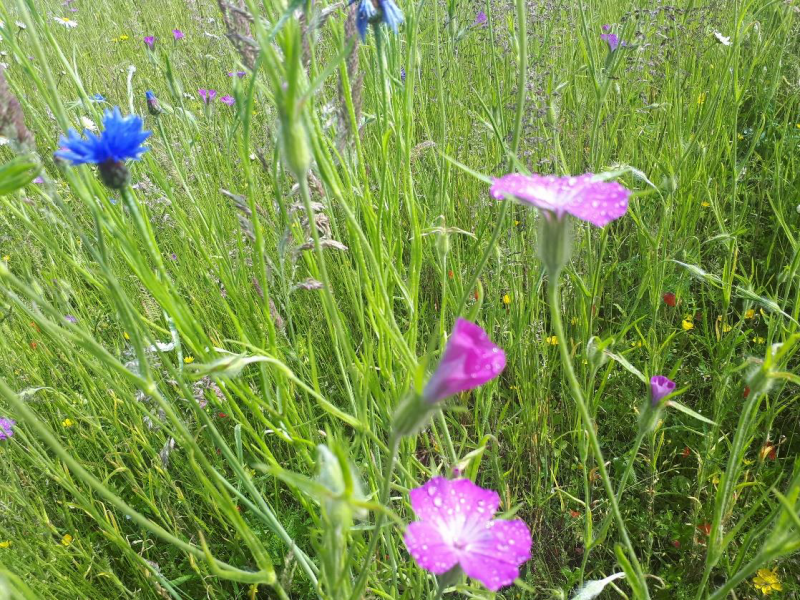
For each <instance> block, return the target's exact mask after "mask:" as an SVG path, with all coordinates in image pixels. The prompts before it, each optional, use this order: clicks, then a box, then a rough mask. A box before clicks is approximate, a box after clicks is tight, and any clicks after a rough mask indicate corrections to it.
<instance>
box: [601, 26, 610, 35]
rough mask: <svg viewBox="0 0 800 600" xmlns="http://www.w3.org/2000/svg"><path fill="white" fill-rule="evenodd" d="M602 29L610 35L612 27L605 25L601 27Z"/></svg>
mask: <svg viewBox="0 0 800 600" xmlns="http://www.w3.org/2000/svg"><path fill="white" fill-rule="evenodd" d="M601 29H602V30H603V31H604V32H605V33H608V32H609V31H611V25H603V26H602V27H601Z"/></svg>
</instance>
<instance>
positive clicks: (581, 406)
mask: <svg viewBox="0 0 800 600" xmlns="http://www.w3.org/2000/svg"><path fill="white" fill-rule="evenodd" d="M558 284H559V274H558V273H551V274H550V282H549V285H548V289H547V295H548V302H549V303H550V319H551V321H552V324H553V328H554V329H555V332H556V337H557V339H558V350H559V353H560V354H561V362H562V364H563V368H564V374H565V375H566V377H567V382H568V383H569V387H570V391H571V392H572V397H573V398H574V399H575V403H576V404H577V405H578V411H579V412H580V414H581V418H582V419H583V425H584V428H585V430H586V435H587V437H588V438H589V447H590V448H591V449H592V452H593V453H594V458H595V460H596V461H597V468H598V470H599V471H600V478H601V479H602V481H603V487H604V488H605V491H606V495H607V496H608V501H609V503H610V504H611V512H612V514H613V515H614V521H615V522H616V524H617V528H618V529H619V532H620V535H621V536H622V541H623V543H624V544H625V548H626V549H627V551H628V556H629V557H630V561H631V564H632V566H633V569H634V571H635V572H636V578H637V579H638V580H639V586H640V587H641V589H642V591H643V592H644V597H645V598H646V599H648V600H649V598H650V593H649V591H648V589H647V583H646V581H645V578H644V572H643V571H642V566H641V565H640V564H639V559H638V558H636V552H635V550H634V549H633V544H632V543H631V540H630V537H629V536H628V530H627V528H626V527H625V521H624V520H623V518H622V513H621V512H620V510H619V503H618V502H617V496H616V494H615V493H614V488H613V486H612V484H611V478H610V477H609V476H608V471H606V465H605V461H604V460H603V452H602V450H601V449H600V442H599V441H598V440H597V433H596V432H595V430H594V423H593V422H592V416H591V414H590V413H589V408H588V406H587V405H586V400H585V399H584V397H583V391H582V390H581V386H580V383H578V378H577V377H576V376H575V370H574V369H573V366H572V358H571V357H570V355H569V350H568V349H567V344H566V338H565V337H564V325H563V323H562V322H561V311H560V306H561V294H560V291H559V287H558ZM584 468H586V466H585V465H584Z"/></svg>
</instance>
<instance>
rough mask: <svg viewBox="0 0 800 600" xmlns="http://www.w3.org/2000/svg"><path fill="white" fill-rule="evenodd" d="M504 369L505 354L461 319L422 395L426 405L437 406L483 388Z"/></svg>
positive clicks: (478, 329) (482, 331) (457, 322)
mask: <svg viewBox="0 0 800 600" xmlns="http://www.w3.org/2000/svg"><path fill="white" fill-rule="evenodd" d="M505 366H506V354H505V352H503V350H502V349H500V348H499V347H497V346H496V345H494V344H493V343H492V340H490V339H489V336H488V335H487V334H486V332H485V331H484V330H483V329H481V328H480V327H479V326H478V325H475V323H471V322H470V321H467V320H465V319H461V318H459V319H458V320H457V321H456V324H455V327H453V333H451V334H450V337H449V338H448V340H447V346H445V349H444V353H443V354H442V358H441V359H440V360H439V365H438V366H437V367H436V371H435V372H434V373H433V375H431V378H430V380H428V384H427V385H426V386H425V390H424V391H423V392H422V396H423V398H424V399H425V401H426V402H428V403H430V404H435V403H436V402H440V401H441V400H444V399H445V398H448V397H449V396H452V395H454V394H458V393H459V392H464V391H466V390H471V389H472V388H476V387H478V386H480V385H483V384H484V383H486V382H487V381H490V380H492V379H494V378H495V377H497V376H498V375H500V373H501V372H502V371H503V369H504V368H505Z"/></svg>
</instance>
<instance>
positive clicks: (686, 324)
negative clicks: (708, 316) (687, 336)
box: [681, 318, 694, 331]
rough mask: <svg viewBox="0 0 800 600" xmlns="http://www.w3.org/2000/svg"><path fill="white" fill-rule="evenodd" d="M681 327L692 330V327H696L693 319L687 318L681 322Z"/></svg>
mask: <svg viewBox="0 0 800 600" xmlns="http://www.w3.org/2000/svg"><path fill="white" fill-rule="evenodd" d="M681 327H683V330H684V331H691V330H692V329H694V323H692V322H691V320H689V319H688V318H687V319H684V320H683V322H682V323H681Z"/></svg>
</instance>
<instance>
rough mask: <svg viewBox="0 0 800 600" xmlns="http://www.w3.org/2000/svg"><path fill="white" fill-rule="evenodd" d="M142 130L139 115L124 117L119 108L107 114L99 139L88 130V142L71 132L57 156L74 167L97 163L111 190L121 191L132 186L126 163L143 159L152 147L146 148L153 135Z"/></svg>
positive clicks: (104, 117)
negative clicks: (130, 160)
mask: <svg viewBox="0 0 800 600" xmlns="http://www.w3.org/2000/svg"><path fill="white" fill-rule="evenodd" d="M151 133H152V132H150V131H142V119H141V118H140V117H138V116H136V115H128V116H127V117H123V116H122V114H121V113H120V112H119V107H117V106H115V107H114V110H113V111H111V110H106V111H105V113H103V132H102V133H101V134H100V135H99V136H97V135H95V134H94V133H92V132H91V131H88V130H85V129H84V131H83V134H84V135H85V136H86V139H84V138H82V137H80V136H79V135H78V132H76V131H75V130H74V129H70V130H69V132H67V137H63V136H62V137H61V139H60V140H59V146H60V147H61V149H60V150H59V151H58V152H56V154H55V155H56V157H57V158H61V159H63V160H68V161H70V162H71V163H72V164H73V165H83V164H87V163H94V164H96V165H98V167H99V169H100V177H101V179H102V180H103V183H105V184H106V185H107V186H108V187H110V188H113V189H120V188H122V187H124V186H125V185H126V184H127V183H128V177H129V175H128V170H127V168H126V167H125V164H124V161H126V160H128V159H133V160H139V158H140V157H141V155H142V154H143V153H145V152H147V150H148V148H147V147H146V146H142V142H144V141H145V140H146V139H147V138H148V137H149V136H150V134H151Z"/></svg>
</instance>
